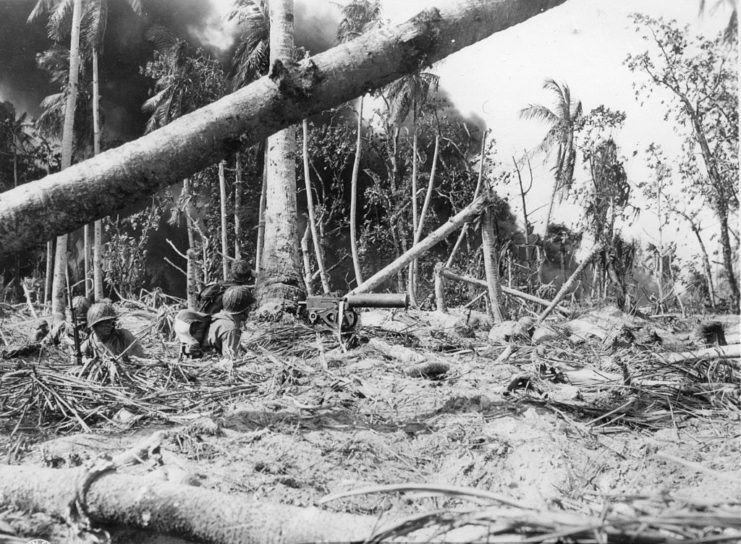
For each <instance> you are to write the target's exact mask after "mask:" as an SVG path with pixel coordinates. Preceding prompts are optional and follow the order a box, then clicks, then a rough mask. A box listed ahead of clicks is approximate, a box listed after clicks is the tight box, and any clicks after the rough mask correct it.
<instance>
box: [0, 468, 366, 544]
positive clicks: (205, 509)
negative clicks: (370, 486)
mask: <svg viewBox="0 0 741 544" xmlns="http://www.w3.org/2000/svg"><path fill="white" fill-rule="evenodd" d="M90 480H91V478H90V476H89V473H87V472H86V471H85V470H84V469H66V470H61V469H60V470H58V469H47V468H39V467H31V466H9V465H0V505H2V507H3V508H8V507H15V508H21V509H24V510H34V511H43V512H45V513H47V514H49V515H52V516H55V517H58V518H62V519H70V508H71V507H72V508H74V505H81V507H82V510H83V511H82V512H79V513H78V517H79V516H85V515H87V517H88V518H89V520H90V521H92V522H93V523H100V524H109V525H115V526H121V527H131V528H140V529H146V530H148V531H152V532H155V533H160V534H165V535H172V536H177V537H181V538H186V539H189V540H192V541H195V542H203V543H211V544H227V543H229V544H231V543H234V542H276V543H292V542H337V541H343V542H347V541H364V540H366V539H367V538H368V537H370V536H371V534H372V533H373V531H374V528H375V527H376V525H377V522H378V520H377V519H376V518H375V517H371V516H360V515H352V514H338V513H334V512H326V511H323V510H319V509H318V508H300V507H297V506H290V505H282V504H268V503H265V502H262V501H256V500H253V499H251V498H248V497H243V496H238V495H226V494H224V493H218V492H216V491H211V490H208V489H201V488H198V487H192V486H187V485H179V484H172V483H167V482H152V481H151V480H149V479H147V478H145V477H140V476H129V475H123V474H116V473H104V474H102V475H100V476H98V477H97V478H92V481H90Z"/></svg>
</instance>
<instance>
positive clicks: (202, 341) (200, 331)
mask: <svg viewBox="0 0 741 544" xmlns="http://www.w3.org/2000/svg"><path fill="white" fill-rule="evenodd" d="M210 323H211V316H210V315H208V314H204V313H200V312H194V311H192V310H181V311H179V312H178V313H177V315H176V316H175V322H174V323H173V330H174V331H175V336H176V337H177V339H178V340H179V341H180V354H181V355H184V356H185V357H192V358H196V359H197V358H199V357H201V356H202V355H203V351H204V349H205V348H208V346H207V345H206V337H207V336H208V327H209V324H210Z"/></svg>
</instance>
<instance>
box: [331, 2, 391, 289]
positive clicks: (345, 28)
mask: <svg viewBox="0 0 741 544" xmlns="http://www.w3.org/2000/svg"><path fill="white" fill-rule="evenodd" d="M342 15H343V18H342V20H341V21H340V24H339V26H338V28H337V39H338V40H339V41H340V42H347V41H350V40H354V39H355V38H357V37H358V36H360V35H361V34H363V33H364V32H367V31H368V30H370V29H371V28H373V27H374V26H377V25H378V22H379V20H380V17H381V5H380V2H379V1H378V0H353V1H352V2H350V3H349V4H347V5H345V6H344V7H343V8H342ZM363 96H364V95H360V96H359V97H358V102H357V111H358V129H357V130H358V132H357V137H356V140H355V160H354V162H353V167H352V180H351V182H350V183H351V190H350V191H351V192H350V250H351V252H352V262H353V267H354V269H355V281H356V283H357V284H358V285H360V284H361V283H363V274H362V271H361V268H360V257H359V255H358V237H357V233H356V223H357V209H358V208H357V206H358V175H359V173H360V155H361V153H362V146H363Z"/></svg>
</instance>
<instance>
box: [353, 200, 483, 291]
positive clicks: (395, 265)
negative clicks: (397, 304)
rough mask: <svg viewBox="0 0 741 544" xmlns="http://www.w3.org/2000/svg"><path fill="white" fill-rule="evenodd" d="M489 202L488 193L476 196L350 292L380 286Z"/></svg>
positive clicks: (480, 210) (476, 214) (474, 215)
mask: <svg viewBox="0 0 741 544" xmlns="http://www.w3.org/2000/svg"><path fill="white" fill-rule="evenodd" d="M488 202H489V197H488V195H482V196H478V197H476V198H475V199H474V200H473V202H471V203H470V204H469V205H468V206H466V207H465V208H463V209H462V210H461V211H460V212H458V213H457V214H455V215H454V216H453V217H451V218H450V219H448V222H447V223H445V224H444V225H442V226H441V227H440V228H438V229H437V230H435V231H434V232H433V233H431V234H430V235H429V236H427V238H425V239H424V240H422V241H421V242H419V243H418V244H415V245H414V246H412V248H411V249H410V250H408V251H407V252H406V253H404V254H403V255H402V256H401V257H399V258H398V259H396V260H395V261H393V262H392V263H391V264H389V265H388V266H386V267H385V268H383V269H382V270H380V271H379V272H376V273H375V274H374V275H373V276H371V277H370V278H368V279H367V280H365V281H364V282H363V283H361V284H360V285H358V286H357V287H356V288H355V289H353V290H352V291H350V293H348V294H351V295H353V294H358V293H367V292H369V291H371V290H372V289H374V288H375V287H378V286H379V285H380V284H382V283H383V282H384V281H386V280H387V279H388V278H390V277H391V276H393V275H394V274H396V273H397V272H398V271H399V270H401V269H402V268H404V267H405V266H406V265H408V264H409V263H410V262H412V261H413V260H414V259H417V258H418V257H420V256H421V255H424V254H425V253H426V252H427V251H429V250H430V249H431V248H432V247H434V246H435V245H437V244H438V243H439V242H441V241H442V240H444V239H445V238H446V237H447V236H448V235H449V234H451V233H452V232H455V231H456V230H457V229H458V228H460V226H461V225H463V224H464V223H466V222H467V221H470V220H471V219H472V218H474V217H477V216H478V215H480V214H481V213H482V212H483V211H484V208H485V207H486V206H487V204H488Z"/></svg>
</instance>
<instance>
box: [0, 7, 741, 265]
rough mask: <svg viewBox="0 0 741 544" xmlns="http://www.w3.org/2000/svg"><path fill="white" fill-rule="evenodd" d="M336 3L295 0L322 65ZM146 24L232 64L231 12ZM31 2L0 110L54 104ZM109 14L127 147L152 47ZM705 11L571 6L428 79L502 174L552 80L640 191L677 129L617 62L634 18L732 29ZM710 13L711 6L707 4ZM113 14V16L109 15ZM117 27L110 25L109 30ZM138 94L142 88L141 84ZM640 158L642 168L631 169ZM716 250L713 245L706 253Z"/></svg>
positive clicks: (527, 141) (645, 221) (539, 129)
mask: <svg viewBox="0 0 741 544" xmlns="http://www.w3.org/2000/svg"><path fill="white" fill-rule="evenodd" d="M341 2H342V0H296V4H295V15H296V42H297V44H299V45H304V46H306V47H308V48H309V49H310V51H311V52H312V53H318V52H321V51H322V50H324V49H326V48H328V47H331V46H332V44H333V43H334V40H335V33H336V24H337V21H338V20H339V18H340V15H339V11H340V5H341ZM382 2H383V10H384V11H383V14H384V17H385V18H386V19H388V20H389V21H390V22H391V23H397V22H401V21H403V20H405V19H406V18H408V17H410V16H412V15H414V14H415V13H417V12H418V11H419V10H420V9H424V8H425V7H428V6H430V5H435V0H382ZM144 3H145V5H146V6H148V9H149V13H148V15H147V21H148V22H158V21H159V22H164V23H167V24H170V25H173V26H174V27H175V29H176V30H177V31H178V32H180V33H183V34H186V35H188V36H189V37H190V38H191V39H192V40H195V41H200V42H201V44H203V45H204V46H207V47H209V48H211V49H212V50H213V51H215V52H216V53H217V54H220V55H221V57H222V59H224V60H228V56H229V53H230V48H231V47H232V46H233V44H234V40H235V36H236V33H237V30H236V27H235V25H234V23H233V22H228V21H227V20H226V15H227V13H228V12H229V11H230V9H231V6H232V4H233V0H145V2H144ZM33 4H34V0H0V100H1V99H11V100H13V101H14V102H15V103H16V104H20V105H21V109H23V108H24V107H25V108H27V109H29V110H30V111H31V112H32V113H35V112H34V107H35V104H38V102H39V100H40V98H41V97H43V96H45V95H46V94H49V92H50V87H49V85H48V83H47V82H46V79H45V75H44V74H43V73H41V72H39V71H38V70H35V71H34V70H33V69H28V68H27V67H26V66H27V65H28V64H29V63H30V64H31V65H32V64H33V56H34V54H35V52H37V51H40V50H42V49H43V48H44V47H46V42H45V36H44V32H43V27H41V26H40V25H35V26H34V25H25V16H26V15H27V13H28V12H29V11H30V8H31V7H32V6H33ZM119 4H123V2H113V3H112V5H113V6H114V12H113V16H114V17H117V18H118V22H119V25H118V26H120V27H121V28H120V29H119V30H112V31H111V35H110V36H107V37H106V39H107V43H106V48H107V49H106V53H105V55H104V57H103V67H102V71H103V72H104V77H103V79H104V80H105V81H107V87H106V88H104V90H103V104H104V109H105V111H106V114H107V123H108V126H109V127H113V130H114V132H116V134H117V135H119V136H120V137H121V138H122V139H128V138H130V137H132V135H134V134H135V133H136V132H137V131H138V130H139V129H140V126H141V124H142V123H143V116H142V114H141V112H140V109H139V106H140V104H141V103H142V102H143V100H145V99H146V87H147V85H146V82H143V79H142V76H141V75H140V74H138V73H137V72H138V70H137V68H136V67H137V66H138V65H140V64H142V63H143V62H144V61H145V59H146V58H147V56H148V55H151V47H149V48H147V47H145V45H144V38H143V36H144V30H145V28H144V23H142V22H141V21H138V20H136V18H134V17H132V16H131V14H130V13H127V11H126V10H125V9H122V7H121V6H119ZM699 4H700V0H567V1H566V2H565V4H563V5H562V6H559V7H557V8H554V9H552V10H549V11H547V12H545V13H544V14H542V15H539V16H537V17H534V18H532V19H530V20H528V21H525V22H524V23H522V24H520V25H517V26H515V27H512V28H509V29H506V30H504V31H502V32H499V33H497V34H495V35H493V36H491V37H489V38H487V39H485V40H483V41H481V42H479V43H477V44H474V45H472V46H469V47H467V48H465V49H464V50H462V51H459V52H457V53H455V54H453V55H451V56H450V57H448V58H446V59H444V60H443V61H441V62H439V63H438V64H437V65H436V66H434V67H433V70H434V71H435V72H436V73H437V74H438V75H439V76H440V78H441V79H440V86H441V88H442V89H443V90H444V91H445V92H446V93H447V94H448V95H449V98H450V100H451V101H452V102H453V104H454V105H455V106H456V107H457V108H458V109H459V110H460V112H461V113H462V114H463V115H464V116H466V117H474V118H478V119H481V120H483V122H485V123H486V126H487V128H489V129H490V130H491V135H492V137H493V138H494V139H495V140H496V141H497V150H498V151H497V153H498V155H497V159H498V160H499V161H501V162H503V163H506V164H507V165H509V164H510V163H511V156H512V155H513V154H514V155H518V156H519V155H521V154H522V152H523V151H524V150H529V149H532V148H533V147H535V146H536V145H537V144H538V142H539V141H540V139H541V138H542V137H543V135H544V133H545V130H546V128H545V126H543V125H541V124H539V123H538V122H536V121H527V120H523V119H520V118H519V116H518V112H519V110H520V109H522V108H524V107H526V106H527V105H529V104H531V103H535V104H544V105H550V104H551V96H550V95H549V94H548V93H547V92H546V91H544V90H543V89H542V84H543V81H544V80H545V79H546V78H552V79H554V80H556V81H558V82H561V83H566V84H568V86H569V87H570V88H571V91H572V96H574V97H576V98H578V99H580V100H581V101H582V103H583V105H584V110H585V111H589V110H591V109H592V108H594V107H596V106H598V105H600V104H604V105H606V106H608V107H609V108H611V109H618V110H623V111H625V112H626V114H627V120H626V124H625V127H624V129H623V130H622V131H621V132H620V133H619V134H616V138H615V139H616V141H617V143H618V144H619V145H620V148H621V153H622V154H623V155H624V156H626V157H631V160H630V161H628V175H629V178H630V179H631V181H633V182H637V181H640V180H642V179H645V178H646V176H647V175H648V173H647V171H646V168H645V166H644V165H645V161H644V160H643V158H642V154H643V150H645V149H646V147H647V146H648V144H649V143H650V142H652V141H653V142H658V143H660V144H661V145H662V146H663V148H664V150H665V152H666V154H667V156H668V157H669V158H670V159H671V158H672V157H673V156H676V154H677V153H678V151H679V146H680V142H681V139H680V137H679V136H678V135H677V134H676V133H675V132H674V128H673V126H672V125H670V124H668V123H666V122H665V121H664V120H663V115H664V110H663V108H662V106H661V104H660V103H659V99H660V96H657V97H655V99H654V100H651V101H649V102H647V103H646V104H645V105H643V106H641V105H640V104H639V103H638V102H637V101H636V100H635V98H634V90H633V82H634V78H635V76H634V74H632V73H631V72H629V71H628V69H627V68H626V67H625V66H624V65H623V61H624V59H625V57H626V56H627V54H628V53H630V52H633V53H635V52H640V51H643V50H645V49H646V47H647V44H646V42H643V41H641V40H640V37H639V34H638V33H636V32H635V30H634V25H633V24H632V22H631V21H630V20H629V19H628V15H629V14H631V13H633V12H637V11H640V12H642V13H646V14H648V15H652V16H656V17H658V16H662V17H664V18H666V19H676V20H677V21H678V22H679V23H680V24H683V25H684V24H687V25H689V26H690V28H691V30H692V31H693V32H696V33H704V34H706V35H713V34H715V33H716V32H718V31H719V30H720V29H722V28H723V27H724V26H725V24H726V23H727V21H728V18H729V15H730V14H729V11H728V10H727V8H725V7H723V6H722V7H720V8H718V9H715V10H713V9H709V10H707V11H706V13H705V14H704V15H702V16H701V15H700V13H699ZM707 4H708V5H709V7H711V8H712V7H713V6H714V5H715V4H716V0H710V1H709V2H707ZM115 10H117V11H115ZM116 26H117V25H113V24H111V25H109V28H112V29H115V28H116ZM143 83H144V84H143ZM634 151H638V152H639V155H638V156H637V157H632V154H633V152H634ZM532 164H533V167H534V173H535V184H534V189H533V190H532V191H531V193H530V194H529V195H528V200H529V203H528V207H529V208H530V209H531V210H535V211H534V213H533V215H532V217H531V222H533V223H534V224H535V229H536V231H540V229H542V227H543V220H544V218H545V214H546V207H547V206H546V204H547V201H548V197H549V195H550V192H551V183H552V179H551V178H552V175H551V174H550V172H549V171H548V167H547V165H544V164H543V160H542V159H539V158H535V159H534V160H533V162H532ZM515 186H516V183H512V184H511V185H510V186H509V187H498V188H497V189H498V191H499V192H500V193H501V194H503V195H504V196H508V197H509V201H510V204H511V206H512V209H513V211H514V212H515V214H517V215H518V216H519V214H520V209H519V196H518V195H517V194H516V193H514V190H515V188H516V187H515ZM554 213H555V216H554V221H556V222H564V223H566V224H567V225H569V226H572V227H573V226H576V224H577V223H576V218H577V217H578V216H579V215H580V210H579V209H578V208H575V207H574V206H569V205H568V204H563V205H561V206H560V207H559V208H557V209H556V210H555V212H554ZM703 227H704V228H705V231H704V232H705V233H706V234H707V236H708V237H710V236H711V235H713V234H714V233H715V230H717V229H716V228H715V222H714V220H713V218H712V216H708V217H706V218H705V219H704V222H703ZM625 232H626V234H627V235H628V236H634V237H636V238H638V239H640V240H642V241H643V242H644V243H647V242H654V243H655V242H656V233H657V219H656V217H655V216H653V215H652V214H651V213H650V212H644V213H642V214H641V216H640V218H639V220H638V221H637V222H636V224H634V225H633V226H632V227H630V228H626V230H625ZM667 234H668V235H669V237H670V239H671V238H672V237H673V238H674V239H675V240H676V241H677V243H678V244H679V253H680V255H683V256H687V257H689V256H691V255H692V254H694V253H695V252H696V251H697V250H698V246H697V243H696V241H695V240H694V237H692V236H689V235H688V234H689V229H687V228H685V227H683V226H680V228H679V232H668V233H667ZM711 245H712V244H711Z"/></svg>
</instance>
